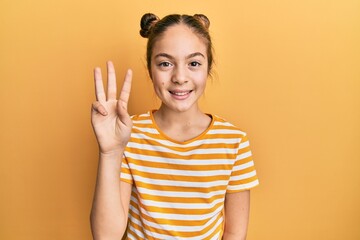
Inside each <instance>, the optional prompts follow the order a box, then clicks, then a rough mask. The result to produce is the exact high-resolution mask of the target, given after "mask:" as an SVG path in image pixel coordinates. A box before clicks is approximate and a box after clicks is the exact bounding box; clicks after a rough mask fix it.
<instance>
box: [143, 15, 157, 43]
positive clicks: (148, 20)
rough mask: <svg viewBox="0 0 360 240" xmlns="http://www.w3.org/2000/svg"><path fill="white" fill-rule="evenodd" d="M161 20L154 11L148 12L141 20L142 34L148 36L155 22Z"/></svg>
mask: <svg viewBox="0 0 360 240" xmlns="http://www.w3.org/2000/svg"><path fill="white" fill-rule="evenodd" d="M157 21H159V17H158V16H156V15H155V14H153V13H146V14H144V15H143V16H142V18H141V20H140V27H141V29H140V35H141V36H142V37H144V38H148V37H149V35H150V31H151V28H152V27H153V26H154V25H155V23H156V22H157Z"/></svg>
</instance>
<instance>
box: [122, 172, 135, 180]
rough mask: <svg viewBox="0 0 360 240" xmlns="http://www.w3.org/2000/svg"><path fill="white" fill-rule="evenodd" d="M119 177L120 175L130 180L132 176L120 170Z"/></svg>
mask: <svg viewBox="0 0 360 240" xmlns="http://www.w3.org/2000/svg"><path fill="white" fill-rule="evenodd" d="M120 177H121V178H122V179H127V180H131V181H132V176H131V175H130V174H127V173H123V172H121V173H120Z"/></svg>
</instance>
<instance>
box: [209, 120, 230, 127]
mask: <svg viewBox="0 0 360 240" xmlns="http://www.w3.org/2000/svg"><path fill="white" fill-rule="evenodd" d="M214 126H227V127H235V126H234V125H233V124H231V123H229V122H218V121H215V122H214Z"/></svg>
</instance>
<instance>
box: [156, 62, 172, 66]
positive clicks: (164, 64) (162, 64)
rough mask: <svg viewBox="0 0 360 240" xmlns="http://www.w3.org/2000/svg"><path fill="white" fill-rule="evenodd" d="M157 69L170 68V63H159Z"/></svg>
mask: <svg viewBox="0 0 360 240" xmlns="http://www.w3.org/2000/svg"><path fill="white" fill-rule="evenodd" d="M158 66H159V67H170V66H171V63H169V62H161V63H159V64H158Z"/></svg>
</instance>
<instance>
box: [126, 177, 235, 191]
mask: <svg viewBox="0 0 360 240" xmlns="http://www.w3.org/2000/svg"><path fill="white" fill-rule="evenodd" d="M133 178H134V179H135V180H136V181H138V182H143V183H148V184H155V185H159V186H172V187H197V188H210V187H214V186H218V187H220V186H226V185H227V184H228V181H225V180H220V181H211V182H210V181H209V182H185V181H170V180H160V179H153V178H144V177H141V176H138V175H133Z"/></svg>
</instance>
